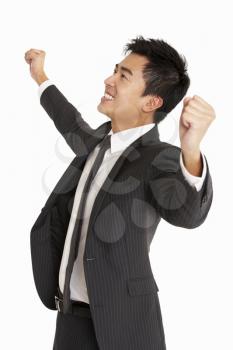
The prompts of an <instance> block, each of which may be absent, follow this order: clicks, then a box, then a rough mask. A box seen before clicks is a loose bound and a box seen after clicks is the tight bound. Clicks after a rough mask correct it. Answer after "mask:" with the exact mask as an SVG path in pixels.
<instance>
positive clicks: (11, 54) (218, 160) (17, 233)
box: [0, 0, 233, 350]
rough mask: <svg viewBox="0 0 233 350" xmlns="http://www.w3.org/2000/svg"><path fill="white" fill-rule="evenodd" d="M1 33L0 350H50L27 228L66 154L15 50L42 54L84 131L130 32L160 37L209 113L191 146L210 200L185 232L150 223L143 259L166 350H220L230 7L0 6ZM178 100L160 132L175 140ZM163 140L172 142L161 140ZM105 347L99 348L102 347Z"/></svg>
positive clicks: (226, 338)
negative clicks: (209, 184)
mask: <svg viewBox="0 0 233 350" xmlns="http://www.w3.org/2000/svg"><path fill="white" fill-rule="evenodd" d="M0 30H1V73H0V77H1V82H0V87H1V111H2V112H1V137H0V142H1V145H0V146H1V147H0V149H1V184H2V186H1V206H2V209H1V213H2V215H1V228H2V230H1V245H0V259H1V261H0V268H1V271H0V272H1V274H0V276H1V299H0V301H1V303H0V307H1V323H2V324H1V337H0V348H1V349H24V350H26V349H28V350H29V349H30V350H31V349H33V350H41V349H51V350H52V345H53V338H54V334H55V319H56V312H52V311H51V310H49V309H46V308H45V307H44V305H43V304H42V303H41V301H40V299H39V297H38V295H37V293H36V289H35V285H34V280H33V275H32V267H31V256H30V229H31V227H32V225H33V223H34V221H35V219H36V218H37V216H38V215H39V212H40V209H41V208H42V206H43V205H44V202H45V200H46V199H47V197H48V194H49V192H50V191H51V190H52V188H53V187H54V185H55V184H56V182H57V180H58V179H59V178H60V176H61V175H62V173H63V172H64V170H65V169H66V168H67V166H68V164H69V162H70V161H71V160H72V159H73V158H74V156H75V155H74V154H73V152H72V151H71V150H70V149H69V148H68V146H67V144H66V143H65V141H64V140H63V139H62V137H61V136H60V135H59V133H58V131H57V130H56V129H55V126H54V124H53V122H52V121H51V119H50V118H49V117H48V115H47V114H46V113H45V111H44V110H43V108H42V106H41V105H40V103H39V98H38V86H37V84H36V82H35V81H34V80H32V78H31V76H30V73H29V66H28V64H27V63H26V62H25V60H24V54H25V52H26V51H27V50H29V49H30V48H36V49H42V50H45V51H46V62H45V71H46V73H47V75H48V77H49V78H50V79H51V80H53V81H54V82H55V83H56V85H57V87H58V88H59V89H60V90H61V91H62V92H63V94H64V95H65V96H66V97H67V98H68V99H69V100H70V101H71V102H72V103H73V104H74V105H75V106H76V107H77V108H78V109H79V111H80V112H81V113H82V116H83V118H84V119H85V120H86V121H87V122H89V123H90V125H91V126H93V127H97V126H99V125H100V124H102V123H103V122H105V121H107V120H109V119H108V118H107V117H106V116H104V115H103V114H100V113H99V112H98V111H97V109H96V106H97V104H98V103H99V101H100V98H101V96H102V95H103V92H104V83H103V81H104V79H105V78H106V77H107V76H109V75H110V74H111V73H112V71H113V67H114V65H115V63H118V62H119V61H120V60H122V59H123V58H124V56H123V54H122V49H123V46H124V45H125V43H126V42H128V41H129V40H130V39H132V38H134V37H135V36H136V35H143V36H144V37H145V38H148V37H153V38H160V39H164V40H166V41H167V42H168V43H170V44H171V45H172V46H174V47H175V48H176V49H177V50H178V51H179V52H180V53H182V54H184V55H185V57H186V58H187V61H188V64H189V66H188V70H189V74H190V77H191V87H190V89H189V91H188V94H187V95H188V96H192V95H193V94H197V95H199V96H201V97H202V98H204V99H205V100H206V101H207V102H208V103H210V104H212V105H213V107H214V108H215V111H216V116H217V118H216V119H215V121H214V122H213V124H212V125H211V126H210V128H209V129H208V131H207V133H206V135H205V137H204V139H203V141H202V144H201V150H202V151H203V153H204V154H205V155H206V157H207V160H208V164H209V168H210V172H211V176H212V180H213V186H214V199H213V204H212V207H211V210H210V212H209V215H208V217H207V219H206V221H205V222H204V223H203V224H202V225H201V226H200V227H198V228H196V229H193V230H188V229H183V228H179V227H175V226H172V225H170V224H168V223H167V222H165V221H163V220H162V221H161V223H160V225H159V227H158V230H157V232H156V234H155V237H154V240H153V242H152V244H151V250H150V259H151V264H152V267H153V272H154V277H155V279H156V282H157V284H158V286H159V298H160V302H161V309H162V316H163V323H164V328H165V335H166V343H167V348H168V350H187V349H188V350H197V349H198V350H206V349H211V350H219V349H224V350H232V349H233V338H232V322H233V301H232V300H233V283H232V266H233V254H232V251H233V244H232V243H233V240H232V233H233V230H232V195H233V193H232V138H233V137H232V129H233V123H232V118H233V114H232V78H233V76H232V62H233V57H232V56H233V55H232V50H231V46H232V38H231V35H230V33H231V32H232V16H231V11H230V1H229V2H228V1H221V2H220V3H219V4H218V5H216V3H214V2H212V1H205V2H203V1H197V0H196V1H195V2H194V1H193V2H187V1H180V0H176V1H163V2H161V1H159V2H156V1H154V0H153V1H146V0H145V1H143V2H138V3H136V2H126V1H124V2H109V1H97V2H94V1H93V2H88V1H86V2H85V4H84V2H78V1H46V2H45V1H37V2H32V1H8V2H7V3H6V2H5V3H2V5H1V11H0ZM181 109H182V102H181V103H179V104H178V106H177V107H176V108H175V109H174V110H173V112H171V113H170V114H169V116H168V117H167V119H165V120H164V121H163V122H162V123H161V125H160V127H159V130H160V135H161V139H163V140H166V141H168V142H172V143H174V144H176V145H179V134H178V129H177V128H178V121H179V117H180V112H181ZM174 135H175V139H173V138H172V137H173V136H174ZM109 350H110V349H109Z"/></svg>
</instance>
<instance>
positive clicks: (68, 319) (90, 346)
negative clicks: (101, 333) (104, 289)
mask: <svg viewBox="0 0 233 350" xmlns="http://www.w3.org/2000/svg"><path fill="white" fill-rule="evenodd" d="M53 350H99V347H98V343H97V340H96V337H95V330H94V325H93V321H92V319H91V318H87V317H81V316H79V315H72V314H67V315H64V314H62V313H60V312H57V318H56V331H55V337H54V341H53Z"/></svg>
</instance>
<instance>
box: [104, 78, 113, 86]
mask: <svg viewBox="0 0 233 350" xmlns="http://www.w3.org/2000/svg"><path fill="white" fill-rule="evenodd" d="M104 84H105V85H111V86H114V75H110V76H109V77H108V78H106V79H105V80H104Z"/></svg>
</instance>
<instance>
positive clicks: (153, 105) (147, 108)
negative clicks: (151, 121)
mask: <svg viewBox="0 0 233 350" xmlns="http://www.w3.org/2000/svg"><path fill="white" fill-rule="evenodd" d="M146 97H147V100H146V102H145V104H144V105H143V111H144V112H152V111H154V110H155V109H158V108H159V107H161V106H162V105H163V99H162V98H161V97H160V96H152V95H148V96H146Z"/></svg>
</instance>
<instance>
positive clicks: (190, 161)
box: [181, 150, 203, 176]
mask: <svg viewBox="0 0 233 350" xmlns="http://www.w3.org/2000/svg"><path fill="white" fill-rule="evenodd" d="M181 154H182V159H183V163H184V166H185V167H186V169H187V170H188V171H189V172H190V174H192V175H194V176H201V175H202V170H203V163H202V157H201V152H200V151H199V150H198V151H196V152H193V153H186V152H184V151H183V150H181Z"/></svg>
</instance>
